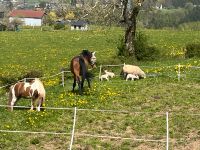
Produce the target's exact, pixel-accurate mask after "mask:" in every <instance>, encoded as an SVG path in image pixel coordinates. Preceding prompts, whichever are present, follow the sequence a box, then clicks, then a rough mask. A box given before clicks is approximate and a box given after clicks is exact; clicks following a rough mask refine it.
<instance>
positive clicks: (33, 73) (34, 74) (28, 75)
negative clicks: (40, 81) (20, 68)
mask: <svg viewBox="0 0 200 150" xmlns="http://www.w3.org/2000/svg"><path fill="white" fill-rule="evenodd" d="M42 76H43V73H42V72H41V71H37V70H32V71H29V72H27V73H26V74H25V75H23V76H22V77H21V78H22V79H23V78H40V77H42Z"/></svg>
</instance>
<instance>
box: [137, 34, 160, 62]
mask: <svg viewBox="0 0 200 150" xmlns="http://www.w3.org/2000/svg"><path fill="white" fill-rule="evenodd" d="M159 55H160V53H159V51H158V49H156V48H155V47H154V46H150V45H148V39H147V37H146V35H144V34H143V33H142V32H137V33H136V38H135V56H136V58H137V60H155V59H156V58H157V57H158V56H159Z"/></svg>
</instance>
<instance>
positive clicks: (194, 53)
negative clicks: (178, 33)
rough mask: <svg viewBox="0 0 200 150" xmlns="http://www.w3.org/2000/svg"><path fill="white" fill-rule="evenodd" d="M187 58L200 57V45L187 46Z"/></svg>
mask: <svg viewBox="0 0 200 150" xmlns="http://www.w3.org/2000/svg"><path fill="white" fill-rule="evenodd" d="M185 57H186V58H192V57H200V43H191V44H187V45H186V52H185Z"/></svg>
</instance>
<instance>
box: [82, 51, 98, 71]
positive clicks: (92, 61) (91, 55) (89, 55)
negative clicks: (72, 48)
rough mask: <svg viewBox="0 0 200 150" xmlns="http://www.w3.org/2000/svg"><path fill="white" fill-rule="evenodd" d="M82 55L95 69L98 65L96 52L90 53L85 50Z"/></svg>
mask: <svg viewBox="0 0 200 150" xmlns="http://www.w3.org/2000/svg"><path fill="white" fill-rule="evenodd" d="M81 54H82V55H83V57H84V58H86V59H87V61H88V62H89V64H90V65H91V66H92V67H95V64H96V56H95V52H90V51H88V50H83V51H82V53H81Z"/></svg>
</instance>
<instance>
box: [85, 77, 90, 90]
mask: <svg viewBox="0 0 200 150" xmlns="http://www.w3.org/2000/svg"><path fill="white" fill-rule="evenodd" d="M86 80H87V82H88V87H89V88H91V86H90V79H89V78H88V77H87V78H86Z"/></svg>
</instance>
